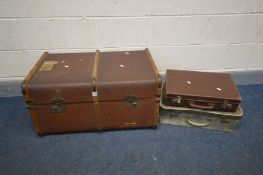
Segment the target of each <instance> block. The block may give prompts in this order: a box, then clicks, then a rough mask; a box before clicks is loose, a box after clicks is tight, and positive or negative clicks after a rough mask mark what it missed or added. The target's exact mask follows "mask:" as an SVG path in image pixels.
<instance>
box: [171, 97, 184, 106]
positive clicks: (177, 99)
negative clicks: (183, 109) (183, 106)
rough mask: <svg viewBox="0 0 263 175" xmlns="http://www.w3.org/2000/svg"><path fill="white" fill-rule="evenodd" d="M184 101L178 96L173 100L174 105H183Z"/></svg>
mask: <svg viewBox="0 0 263 175" xmlns="http://www.w3.org/2000/svg"><path fill="white" fill-rule="evenodd" d="M181 101H182V97H181V96H177V97H176V98H173V103H179V104H180V103H181Z"/></svg>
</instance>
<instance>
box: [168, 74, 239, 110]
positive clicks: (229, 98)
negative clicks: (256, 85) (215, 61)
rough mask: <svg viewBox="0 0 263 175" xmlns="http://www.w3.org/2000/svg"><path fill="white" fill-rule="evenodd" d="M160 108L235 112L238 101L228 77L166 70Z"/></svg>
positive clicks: (236, 93) (236, 91) (227, 75)
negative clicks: (162, 105)
mask: <svg viewBox="0 0 263 175" xmlns="http://www.w3.org/2000/svg"><path fill="white" fill-rule="evenodd" d="M164 88H165V91H164V104H165V105H168V106H174V107H187V108H194V109H202V110H211V111H225V112H235V111H236V110H237V109H238V107H239V104H240V102H241V97H240V94H239V92H238V89H237V87H236V86H235V84H234V82H233V80H232V78H231V76H230V74H226V73H208V72H196V71H185V70H167V72H166V81H165V84H164Z"/></svg>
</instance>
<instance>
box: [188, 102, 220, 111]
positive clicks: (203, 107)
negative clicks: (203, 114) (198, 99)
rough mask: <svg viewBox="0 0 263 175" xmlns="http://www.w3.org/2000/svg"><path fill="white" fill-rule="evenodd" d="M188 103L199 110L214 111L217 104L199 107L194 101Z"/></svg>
mask: <svg viewBox="0 0 263 175" xmlns="http://www.w3.org/2000/svg"><path fill="white" fill-rule="evenodd" d="M188 103H189V106H190V107H192V108H198V109H214V107H215V104H213V103H207V105H199V104H196V103H195V102H193V101H189V102H188Z"/></svg>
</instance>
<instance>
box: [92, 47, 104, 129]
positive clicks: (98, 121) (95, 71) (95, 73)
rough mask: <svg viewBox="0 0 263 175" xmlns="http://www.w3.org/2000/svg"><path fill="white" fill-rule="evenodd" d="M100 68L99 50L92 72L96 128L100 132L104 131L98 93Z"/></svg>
mask: <svg viewBox="0 0 263 175" xmlns="http://www.w3.org/2000/svg"><path fill="white" fill-rule="evenodd" d="M98 66H99V50H96V53H95V58H94V65H93V70H92V99H93V103H94V109H95V118H96V128H97V130H98V131H101V130H102V126H101V125H102V124H101V119H100V115H99V101H98V92H97V86H98V85H97V77H98Z"/></svg>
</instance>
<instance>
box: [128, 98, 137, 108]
mask: <svg viewBox="0 0 263 175" xmlns="http://www.w3.org/2000/svg"><path fill="white" fill-rule="evenodd" d="M126 103H127V106H128V107H129V108H137V107H138V99H137V98H136V97H135V96H128V97H127V98H126Z"/></svg>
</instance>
